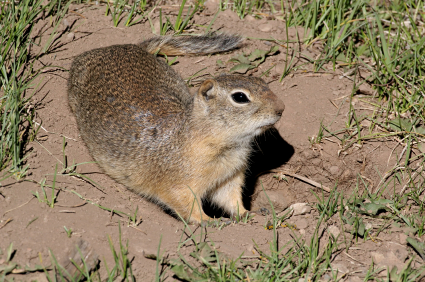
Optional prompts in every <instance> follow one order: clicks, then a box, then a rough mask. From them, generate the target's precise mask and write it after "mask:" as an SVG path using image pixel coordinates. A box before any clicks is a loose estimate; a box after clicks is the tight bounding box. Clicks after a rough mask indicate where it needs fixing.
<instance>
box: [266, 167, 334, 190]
mask: <svg viewBox="0 0 425 282" xmlns="http://www.w3.org/2000/svg"><path fill="white" fill-rule="evenodd" d="M269 172H273V173H282V174H285V175H289V176H292V177H294V178H297V179H299V180H301V181H304V182H306V183H308V184H310V185H312V186H314V187H317V188H321V189H323V190H325V191H326V192H328V193H330V192H331V189H329V188H328V187H326V186H323V185H322V184H320V183H318V182H316V181H313V180H310V179H308V178H307V177H304V176H301V175H298V174H296V173H292V172H290V171H287V170H275V169H272V170H269Z"/></svg>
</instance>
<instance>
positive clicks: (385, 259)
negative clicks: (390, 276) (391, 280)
mask: <svg viewBox="0 0 425 282" xmlns="http://www.w3.org/2000/svg"><path fill="white" fill-rule="evenodd" d="M370 255H371V256H372V259H373V261H374V262H375V263H376V264H377V266H378V267H388V268H389V269H392V268H393V267H394V266H397V267H398V268H399V269H401V268H402V267H403V263H404V261H401V260H399V259H398V258H397V257H396V255H395V254H394V253H393V252H386V253H385V254H382V253H378V252H371V253H370Z"/></svg>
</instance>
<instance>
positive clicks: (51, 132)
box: [33, 120, 78, 142]
mask: <svg viewBox="0 0 425 282" xmlns="http://www.w3.org/2000/svg"><path fill="white" fill-rule="evenodd" d="M33 122H34V123H35V124H36V125H38V126H40V128H41V129H43V130H44V131H46V132H47V133H50V134H57V135H59V136H62V137H65V138H66V139H69V140H73V141H76V142H78V140H76V139H74V138H71V137H68V136H65V135H63V134H62V133H56V132H53V131H48V130H47V129H45V128H44V127H43V126H42V125H41V124H40V123H38V122H36V121H35V120H33Z"/></svg>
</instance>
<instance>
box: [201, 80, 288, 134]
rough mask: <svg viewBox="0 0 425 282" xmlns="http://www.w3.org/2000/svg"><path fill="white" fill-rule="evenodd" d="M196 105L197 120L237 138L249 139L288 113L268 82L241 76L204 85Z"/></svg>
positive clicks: (207, 82) (208, 82) (208, 81)
mask: <svg viewBox="0 0 425 282" xmlns="http://www.w3.org/2000/svg"><path fill="white" fill-rule="evenodd" d="M194 105H195V109H194V110H195V113H194V114H195V115H197V118H202V117H204V118H205V119H208V120H209V121H211V122H213V123H216V124H217V125H219V126H220V125H221V126H222V127H223V128H225V129H226V131H229V133H230V134H229V135H234V136H235V137H236V138H244V137H247V138H248V139H251V138H252V137H254V136H255V135H258V134H261V133H262V132H264V131H265V130H266V129H267V128H269V127H270V126H272V125H273V124H274V123H276V122H277V121H278V120H279V119H280V117H281V116H282V112H283V110H284V109H285V106H284V104H283V102H282V101H281V100H279V98H278V97H277V96H276V95H275V94H274V93H273V92H272V91H271V90H270V88H269V87H268V85H267V83H265V82H264V80H262V79H261V78H257V77H244V76H240V75H222V76H218V77H216V78H214V79H208V80H206V81H204V82H203V83H202V85H201V87H200V88H199V91H198V94H197V95H196V97H195V101H194ZM211 125H212V126H214V125H213V124H211ZM233 133H234V134H233Z"/></svg>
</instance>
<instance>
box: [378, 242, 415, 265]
mask: <svg viewBox="0 0 425 282" xmlns="http://www.w3.org/2000/svg"><path fill="white" fill-rule="evenodd" d="M384 247H385V249H386V250H388V252H391V253H393V254H394V256H395V257H397V259H399V260H400V261H402V262H404V261H405V260H406V259H407V257H408V256H409V253H408V252H407V249H406V247H405V246H403V245H400V244H398V243H395V242H391V241H390V242H385V243H384Z"/></svg>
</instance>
